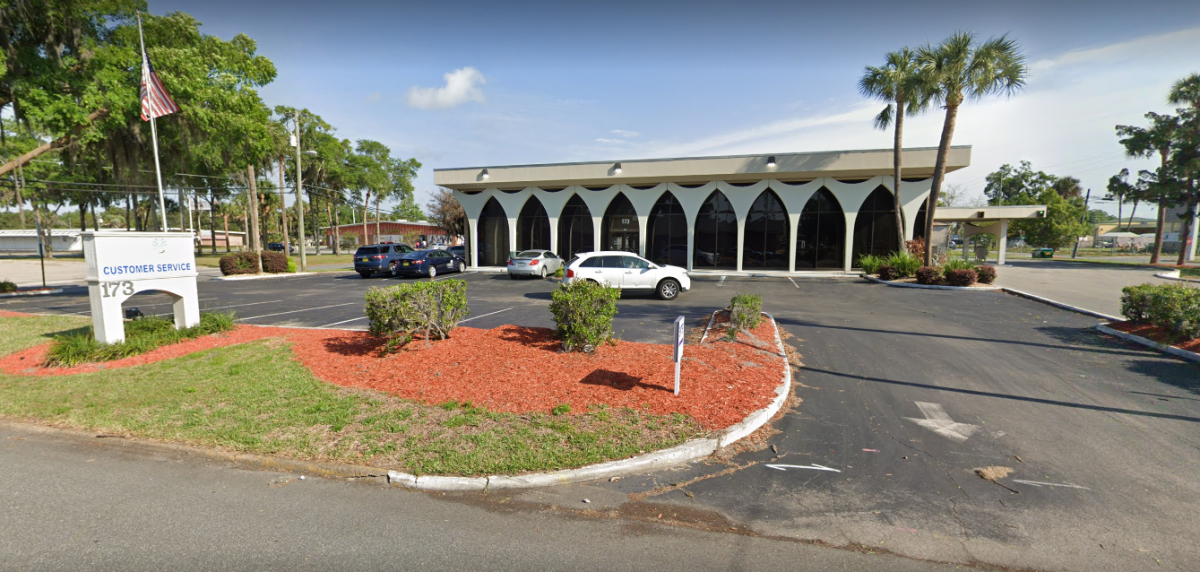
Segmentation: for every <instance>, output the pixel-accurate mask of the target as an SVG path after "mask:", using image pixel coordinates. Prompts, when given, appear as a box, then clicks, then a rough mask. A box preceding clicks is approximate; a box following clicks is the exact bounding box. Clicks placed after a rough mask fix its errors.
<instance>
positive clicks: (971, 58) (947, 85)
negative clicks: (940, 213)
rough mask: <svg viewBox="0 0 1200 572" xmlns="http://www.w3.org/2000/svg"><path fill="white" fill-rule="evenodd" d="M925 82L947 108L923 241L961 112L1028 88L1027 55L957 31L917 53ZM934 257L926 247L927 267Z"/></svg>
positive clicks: (1002, 41)
mask: <svg viewBox="0 0 1200 572" xmlns="http://www.w3.org/2000/svg"><path fill="white" fill-rule="evenodd" d="M917 60H918V62H919V63H920V65H921V67H922V68H923V69H922V73H921V75H920V77H922V78H923V80H924V83H925V89H924V90H923V91H924V92H926V93H928V94H929V96H930V98H931V99H932V100H933V101H934V102H935V103H938V104H939V105H942V106H943V107H945V109H946V119H945V121H944V122H943V123H942V138H941V141H940V142H939V143H938V154H937V161H936V162H935V163H934V167H933V181H932V186H931V189H930V191H929V192H930V196H929V207H928V211H927V216H926V217H925V236H926V237H932V236H933V221H934V218H935V216H934V215H935V211H936V210H937V202H938V196H939V195H940V193H941V190H942V181H943V180H944V179H945V178H946V161H947V159H948V158H949V156H950V142H951V141H952V140H953V139H954V126H955V122H956V121H957V119H958V107H959V106H960V105H962V104H963V102H964V101H966V100H967V99H981V98H983V97H984V96H987V95H991V94H994V93H1001V94H1005V95H1012V94H1014V93H1016V92H1018V91H1020V90H1021V89H1022V88H1023V87H1025V78H1026V76H1027V74H1028V68H1027V67H1026V65H1025V55H1024V54H1022V53H1021V50H1020V49H1019V48H1018V47H1017V43H1016V42H1015V41H1013V40H1010V39H1008V37H1007V36H1000V37H999V38H992V39H989V40H988V41H986V42H983V43H982V44H980V43H976V41H975V34H974V33H971V32H956V33H955V34H954V35H952V36H950V37H949V38H946V39H945V40H944V41H942V43H941V44H939V45H937V46H931V45H928V44H927V45H925V46H923V47H921V49H920V50H918V52H917ZM932 258H933V242H932V241H929V240H927V241H926V242H925V265H926V266H928V265H929V264H930V261H931V260H932Z"/></svg>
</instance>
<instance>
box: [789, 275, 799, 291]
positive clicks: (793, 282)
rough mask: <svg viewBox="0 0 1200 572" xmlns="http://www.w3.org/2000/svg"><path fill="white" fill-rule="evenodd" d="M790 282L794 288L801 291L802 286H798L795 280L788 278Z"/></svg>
mask: <svg viewBox="0 0 1200 572" xmlns="http://www.w3.org/2000/svg"><path fill="white" fill-rule="evenodd" d="M788 282H791V283H792V286H795V287H796V289H797V290H799V289H800V285H799V284H796V281H795V280H792V277H791V276H788Z"/></svg>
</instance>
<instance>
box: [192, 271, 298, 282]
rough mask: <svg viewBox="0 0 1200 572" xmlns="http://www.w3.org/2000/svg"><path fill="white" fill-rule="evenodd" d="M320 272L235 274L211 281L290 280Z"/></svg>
mask: <svg viewBox="0 0 1200 572" xmlns="http://www.w3.org/2000/svg"><path fill="white" fill-rule="evenodd" d="M317 274H320V272H276V273H272V274H234V275H233V276H214V277H212V278H209V280H215V281H217V282H232V281H236V280H264V279H267V278H289V277H292V276H315V275H317Z"/></svg>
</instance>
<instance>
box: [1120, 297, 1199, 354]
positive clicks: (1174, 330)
mask: <svg viewBox="0 0 1200 572" xmlns="http://www.w3.org/2000/svg"><path fill="white" fill-rule="evenodd" d="M1121 313H1122V314H1124V315H1125V317H1126V318H1128V319H1129V320H1130V321H1131V322H1137V323H1140V324H1151V325H1155V326H1159V327H1161V328H1164V329H1166V330H1167V331H1168V332H1170V333H1171V334H1172V335H1174V336H1177V337H1179V338H1183V339H1188V340H1190V339H1193V338H1198V337H1200V288H1193V287H1190V286H1186V285H1183V284H1162V285H1155V284H1142V285H1140V286H1127V287H1125V288H1123V289H1122V290H1121Z"/></svg>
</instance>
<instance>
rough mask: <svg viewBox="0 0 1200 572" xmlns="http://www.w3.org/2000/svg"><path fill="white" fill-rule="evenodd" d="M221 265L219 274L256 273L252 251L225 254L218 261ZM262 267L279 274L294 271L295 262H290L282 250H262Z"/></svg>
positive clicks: (266, 270) (256, 268) (264, 269)
mask: <svg viewBox="0 0 1200 572" xmlns="http://www.w3.org/2000/svg"><path fill="white" fill-rule="evenodd" d="M219 264H220V265H221V274H224V275H225V276H229V275H231V274H257V273H258V265H257V264H255V262H254V253H253V252H235V253H233V254H226V255H225V256H222V257H221V260H220V261H219ZM262 268H263V272H270V273H272V274H281V273H284V272H295V271H296V263H295V262H292V259H291V258H288V257H287V255H286V254H284V253H282V252H274V251H270V250H264V251H263V252H262Z"/></svg>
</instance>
